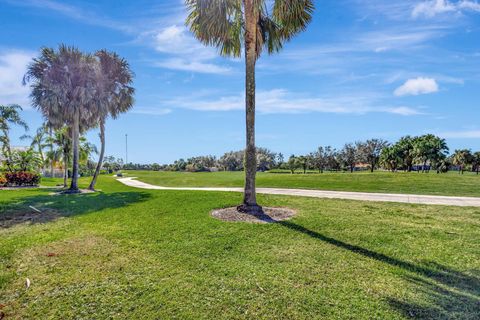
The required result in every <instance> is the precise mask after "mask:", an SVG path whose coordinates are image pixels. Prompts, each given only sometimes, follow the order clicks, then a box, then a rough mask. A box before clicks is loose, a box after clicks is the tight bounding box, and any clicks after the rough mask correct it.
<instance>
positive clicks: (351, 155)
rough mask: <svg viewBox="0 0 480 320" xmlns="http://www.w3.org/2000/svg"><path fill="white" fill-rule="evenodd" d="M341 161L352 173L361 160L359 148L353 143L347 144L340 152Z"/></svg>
mask: <svg viewBox="0 0 480 320" xmlns="http://www.w3.org/2000/svg"><path fill="white" fill-rule="evenodd" d="M338 156H339V160H340V161H341V162H342V163H343V164H345V166H347V167H348V169H349V170H350V172H353V171H354V170H355V165H356V164H357V161H358V158H359V152H358V149H357V146H356V145H355V144H353V143H347V144H345V146H344V147H343V149H342V150H340V152H339V155H338Z"/></svg>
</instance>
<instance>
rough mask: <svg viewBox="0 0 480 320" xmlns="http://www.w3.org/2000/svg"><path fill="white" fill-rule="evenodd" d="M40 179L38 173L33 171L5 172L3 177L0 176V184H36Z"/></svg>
mask: <svg viewBox="0 0 480 320" xmlns="http://www.w3.org/2000/svg"><path fill="white" fill-rule="evenodd" d="M40 179H41V177H40V175H39V174H38V173H35V172H28V171H19V172H7V173H5V177H0V186H36V185H38V184H39V183H40Z"/></svg>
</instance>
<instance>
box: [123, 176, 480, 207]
mask: <svg viewBox="0 0 480 320" xmlns="http://www.w3.org/2000/svg"><path fill="white" fill-rule="evenodd" d="M134 179H136V178H135V177H128V178H120V179H117V180H118V181H120V182H121V183H123V184H125V185H127V186H129V187H134V188H140V189H150V190H193V191H222V192H243V188H223V187H218V188H217V187H216V188H197V187H161V186H155V185H152V184H148V183H145V182H142V181H138V180H134ZM257 193H261V194H278V195H286V196H301V197H312V198H328V199H348V200H361V201H379V202H401V203H416V204H435V205H448V206H459V207H480V198H474V197H447V196H428V195H417V194H391V193H367V192H346V191H324V190H309V189H281V188H257Z"/></svg>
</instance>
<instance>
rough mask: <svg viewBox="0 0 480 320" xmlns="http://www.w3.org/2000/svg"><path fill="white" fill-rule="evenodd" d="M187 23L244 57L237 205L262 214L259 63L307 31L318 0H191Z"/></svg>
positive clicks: (200, 34)
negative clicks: (257, 106) (241, 186)
mask: <svg viewBox="0 0 480 320" xmlns="http://www.w3.org/2000/svg"><path fill="white" fill-rule="evenodd" d="M186 5H187V8H188V11H189V15H188V17H187V20H186V23H187V25H188V26H189V27H190V30H191V31H192V33H193V34H194V36H195V37H196V38H197V39H198V40H199V41H201V42H202V43H204V44H205V45H209V46H214V47H217V48H218V49H219V51H220V54H221V55H223V56H233V57H240V56H241V53H242V49H243V51H244V56H245V74H246V77H245V111H246V149H245V188H244V196H243V203H242V204H241V205H240V206H238V210H239V211H241V212H246V213H252V214H256V213H262V212H263V211H262V208H261V207H260V206H259V205H258V204H257V198H256V191H255V177H256V172H257V153H256V147H255V65H256V62H257V60H258V59H259V57H260V55H261V54H262V52H263V51H267V52H268V53H269V54H273V53H276V52H278V51H280V50H281V49H282V47H283V44H284V43H285V42H287V41H289V40H291V39H292V38H293V37H294V36H295V35H297V34H298V33H300V32H302V31H303V30H305V28H306V26H307V25H308V23H309V22H310V21H311V19H312V14H313V10H314V5H313V0H295V1H291V0H273V1H266V0H215V1H212V0H186Z"/></svg>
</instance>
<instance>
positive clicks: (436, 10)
mask: <svg viewBox="0 0 480 320" xmlns="http://www.w3.org/2000/svg"><path fill="white" fill-rule="evenodd" d="M464 10H470V11H477V12H480V3H479V2H477V1H473V0H462V1H458V2H453V1H449V0H428V1H423V2H421V3H419V4H417V5H416V6H414V8H413V11H412V17H414V18H418V17H422V16H423V17H426V18H433V17H435V16H437V15H441V14H444V13H449V12H453V13H461V12H462V11H464Z"/></svg>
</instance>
